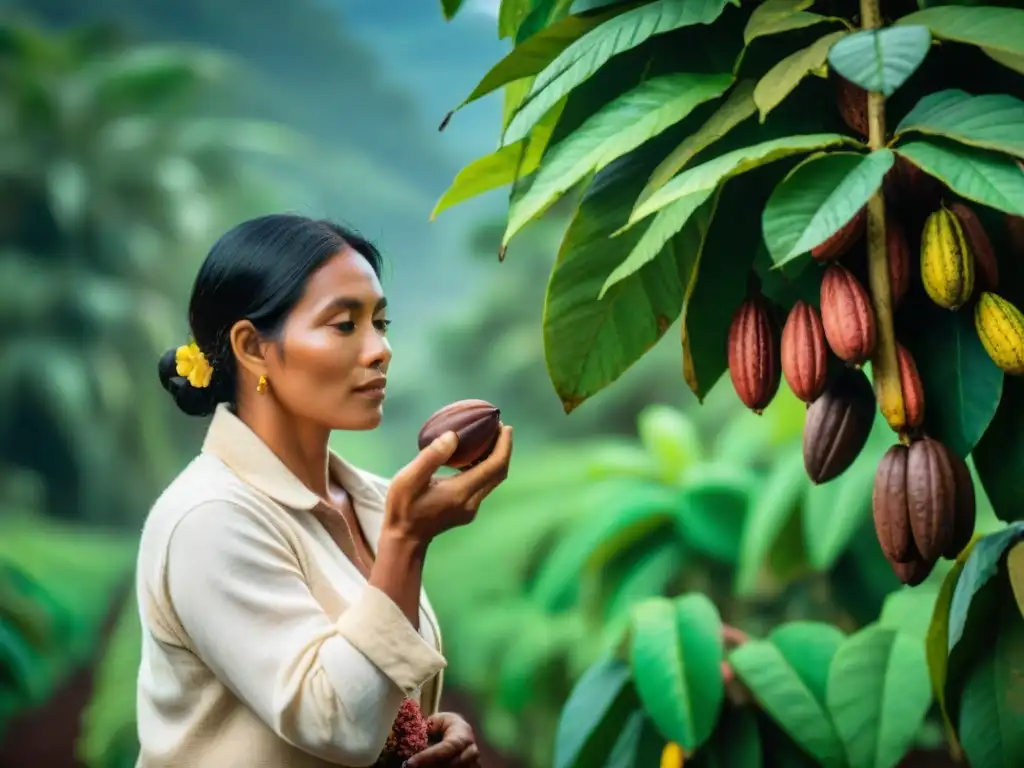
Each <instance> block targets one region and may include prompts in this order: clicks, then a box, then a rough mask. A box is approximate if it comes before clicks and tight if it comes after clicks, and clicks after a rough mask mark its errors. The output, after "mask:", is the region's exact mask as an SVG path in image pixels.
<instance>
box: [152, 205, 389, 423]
mask: <svg viewBox="0 0 1024 768" xmlns="http://www.w3.org/2000/svg"><path fill="white" fill-rule="evenodd" d="M345 246H349V247H351V248H352V249H354V250H355V251H357V252H358V253H359V254H361V255H362V256H363V257H364V258H365V259H366V260H367V261H368V262H369V263H370V266H371V267H372V268H373V271H374V273H376V275H377V277H378V278H379V277H380V273H381V266H382V261H381V255H380V252H379V251H378V250H377V249H376V248H375V247H374V246H373V244H372V243H370V242H369V241H368V240H365V239H364V238H362V237H360V236H359V235H358V234H356V233H355V232H352V231H349V230H348V229H346V228H345V227H342V226H340V225H338V224H334V223H333V222H330V221H323V220H317V219H310V218H306V217H304V216H295V215H290V214H273V215H269V216H261V217H259V218H255V219H250V220H249V221H244V222H242V223H241V224H239V225H237V226H236V227H234V228H233V229H231V230H229V231H228V232H226V233H225V234H224V235H222V236H221V237H220V239H219V240H217V242H216V243H214V245H213V247H212V248H211V249H210V252H209V254H208V255H207V256H206V260H205V261H204V262H203V265H202V266H201V267H200V268H199V274H198V275H196V280H195V284H194V285H193V287H192V298H191V300H190V301H189V307H188V317H189V326H190V328H191V330H192V338H193V339H195V342H196V344H197V345H198V346H199V349H201V350H202V352H203V354H204V355H205V356H206V359H207V360H208V361H209V363H210V365H212V366H213V377H212V379H211V380H210V385H209V386H208V387H202V388H199V387H193V386H192V385H191V384H189V382H188V380H187V379H186V378H184V377H182V376H179V375H178V372H177V366H176V362H175V349H176V348H175V349H170V350H168V351H167V352H165V353H164V355H163V357H161V358H160V364H159V373H160V383H161V384H163V386H164V389H166V390H167V391H168V392H169V393H170V394H171V397H173V398H174V402H175V403H176V404H177V405H178V408H180V409H181V410H182V411H184V412H185V413H187V414H188V415H190V416H208V415H210V414H211V413H213V412H214V410H215V409H216V407H217V404H218V403H223V402H228V403H233V402H234V401H235V394H236V385H237V370H236V362H235V359H234V355H233V353H232V350H231V339H230V331H231V327H232V326H233V325H234V324H235V323H237V322H238V321H239V320H248V321H250V322H251V323H252V324H253V325H254V326H255V327H256V330H257V331H259V332H260V334H262V335H264V336H268V337H273V336H274V335H276V334H277V333H278V332H279V331H280V330H281V328H282V326H283V325H284V322H285V320H286V319H287V317H288V314H289V313H290V312H291V311H292V309H293V308H294V307H295V305H296V304H297V303H298V301H299V299H300V298H302V294H303V292H304V291H305V288H306V282H307V281H308V280H309V278H310V276H311V275H312V274H313V273H314V272H316V270H318V269H319V268H320V267H321V266H322V265H323V264H324V262H326V261H327V260H328V259H330V258H331V257H332V256H334V255H335V254H337V253H338V252H340V251H341V250H342V249H344V248H345ZM187 342H188V339H182V344H185V343H187Z"/></svg>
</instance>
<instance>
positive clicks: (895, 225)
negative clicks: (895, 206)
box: [885, 214, 913, 309]
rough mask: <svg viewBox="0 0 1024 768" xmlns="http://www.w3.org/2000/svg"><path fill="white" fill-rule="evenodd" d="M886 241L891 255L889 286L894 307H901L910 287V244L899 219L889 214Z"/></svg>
mask: <svg viewBox="0 0 1024 768" xmlns="http://www.w3.org/2000/svg"><path fill="white" fill-rule="evenodd" d="M885 242H886V249H887V251H888V256H889V288H890V293H891V295H892V306H893V309H896V308H897V307H899V305H900V304H901V303H902V302H903V297H904V296H906V295H907V291H908V290H909V289H910V268H911V264H912V263H913V262H912V261H911V258H910V245H909V244H908V243H907V233H906V231H905V230H904V229H903V225H902V224H900V222H899V219H897V218H896V217H895V216H894V215H892V214H888V215H886V219H885Z"/></svg>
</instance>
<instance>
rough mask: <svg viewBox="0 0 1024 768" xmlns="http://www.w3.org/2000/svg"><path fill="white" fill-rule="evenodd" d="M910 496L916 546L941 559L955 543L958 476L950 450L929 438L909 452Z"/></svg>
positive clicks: (929, 557) (923, 554)
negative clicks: (954, 526)
mask: <svg viewBox="0 0 1024 768" xmlns="http://www.w3.org/2000/svg"><path fill="white" fill-rule="evenodd" d="M907 498H908V499H909V503H910V506H909V513H910V530H911V531H912V532H913V534H914V546H916V547H917V551H918V552H920V553H921V557H922V558H923V559H924V560H926V561H929V560H937V559H938V558H939V557H941V556H942V553H943V552H945V551H946V548H947V547H949V546H950V545H951V540H952V537H953V522H954V520H955V519H956V475H955V473H954V471H953V465H952V462H951V461H950V459H949V452H948V451H947V450H946V447H945V446H944V445H942V443H940V442H939V441H938V440H934V439H932V438H930V437H926V438H924V439H922V440H917V441H915V442H913V443H911V445H910V448H909V449H908V453H907Z"/></svg>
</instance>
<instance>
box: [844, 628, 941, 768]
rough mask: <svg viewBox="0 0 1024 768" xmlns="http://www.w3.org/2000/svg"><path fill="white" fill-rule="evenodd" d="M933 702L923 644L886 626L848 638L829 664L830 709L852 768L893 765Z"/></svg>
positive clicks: (911, 636)
mask: <svg viewBox="0 0 1024 768" xmlns="http://www.w3.org/2000/svg"><path fill="white" fill-rule="evenodd" d="M931 702H932V691H931V684H930V682H929V680H928V665H927V662H926V661H925V655H924V644H923V643H922V642H921V641H920V640H919V639H918V638H915V637H914V636H913V635H908V634H904V633H902V632H898V631H897V630H895V629H892V628H890V627H882V626H878V625H875V626H871V627H867V628H866V629H863V630H861V631H860V632H858V633H857V634H855V635H853V636H852V637H850V638H848V639H847V640H846V641H845V642H844V643H843V644H842V645H841V646H840V647H839V650H838V651H837V652H836V655H835V657H834V658H833V660H832V665H831V667H830V669H829V677H828V711H829V714H831V716H832V721H833V722H834V723H835V727H836V731H837V732H838V733H839V736H840V738H841V739H842V740H843V744H844V746H845V748H846V757H847V760H848V761H849V766H850V768H893V766H895V765H896V764H897V763H898V762H899V761H900V760H901V759H902V758H903V756H904V754H905V753H906V751H907V750H908V749H909V748H910V746H911V745H912V744H913V742H914V737H915V736H916V735H917V733H918V730H919V729H920V727H921V723H922V722H923V721H924V718H925V715H926V714H928V708H929V706H931Z"/></svg>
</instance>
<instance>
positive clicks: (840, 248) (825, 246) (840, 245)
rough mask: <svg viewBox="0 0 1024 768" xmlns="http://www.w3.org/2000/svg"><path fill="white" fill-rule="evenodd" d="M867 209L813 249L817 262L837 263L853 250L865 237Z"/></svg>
mask: <svg viewBox="0 0 1024 768" xmlns="http://www.w3.org/2000/svg"><path fill="white" fill-rule="evenodd" d="M866 222H867V209H866V208H861V209H860V210H859V211H857V213H856V214H855V215H854V217H853V218H852V219H850V220H849V221H848V222H846V223H845V224H843V226H841V227H840V228H839V229H837V230H836V231H835V232H834V233H832V235H830V236H829V238H828V240H826V241H825V242H823V243H821V244H819V245H816V246H814V247H813V248H811V257H812V258H814V260H815V261H821V262H828V261H835V260H836V259H838V258H840V257H842V256H843V255H844V254H846V253H847V251H849V250H850V248H852V247H853V246H854V245H855V244H856V243H857V241H858V240H860V239H861V238H862V237H863V236H864V230H865V226H866Z"/></svg>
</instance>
